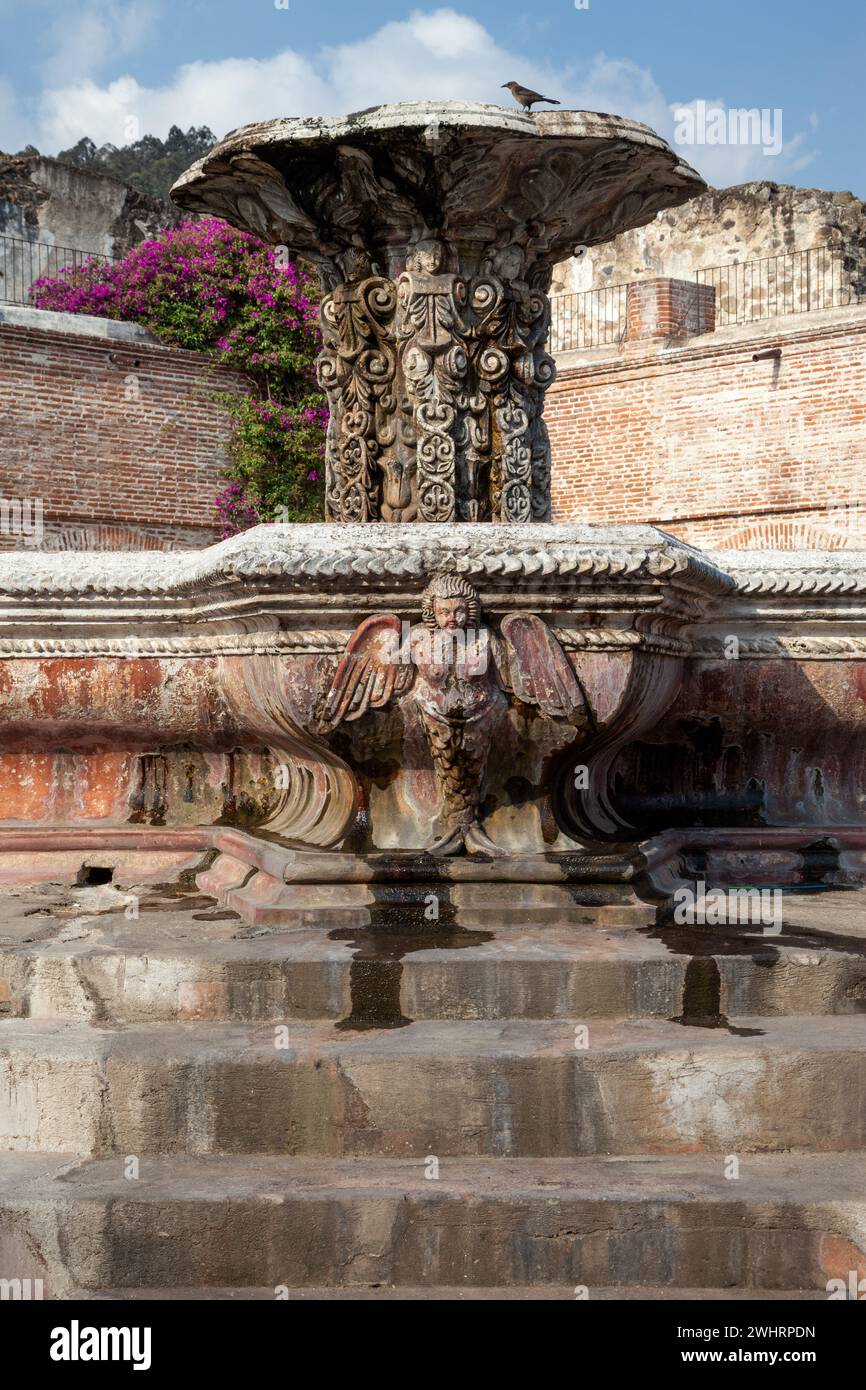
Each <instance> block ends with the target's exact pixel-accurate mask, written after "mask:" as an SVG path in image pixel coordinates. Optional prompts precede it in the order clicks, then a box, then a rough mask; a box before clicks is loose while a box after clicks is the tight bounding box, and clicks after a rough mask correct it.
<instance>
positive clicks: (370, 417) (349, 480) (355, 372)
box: [318, 257, 408, 521]
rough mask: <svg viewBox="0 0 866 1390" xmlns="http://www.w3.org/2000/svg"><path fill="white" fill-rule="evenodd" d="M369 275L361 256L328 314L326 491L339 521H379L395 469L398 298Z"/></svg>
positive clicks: (323, 371) (323, 362)
mask: <svg viewBox="0 0 866 1390" xmlns="http://www.w3.org/2000/svg"><path fill="white" fill-rule="evenodd" d="M365 270H367V271H368V270H369V261H366V263H365V259H364V258H361V257H359V258H358V261H357V262H356V266H355V276H356V277H357V278H354V277H353V278H350V279H348V280H347V281H346V282H345V283H344V284H341V285H338V286H337V287H336V288H335V289H334V290H333V291H332V293H331V294H329V295H328V296H327V298H326V299H325V300H324V301H323V303H322V308H321V323H322V341H323V348H322V352H321V354H320V356H319V363H318V367H319V381H320V383H321V385H322V387H323V388H324V390H325V391H326V392H327V395H328V402H329V405H330V421H329V425H328V439H327V445H326V453H325V460H326V461H325V469H326V477H325V487H326V498H327V509H328V516H329V517H330V518H331V519H332V520H334V521H375V520H377V519H378V517H379V513H380V498H381V490H382V485H381V477H382V475H383V474H388V473H389V472H390V471H393V466H394V445H395V412H396V386H395V377H396V369H397V358H396V352H395V346H394V340H393V332H392V321H393V316H394V308H395V305H396V296H395V293H394V286H393V285H392V284H391V282H390V281H389V280H385V279H383V278H382V277H381V276H371V275H369V274H366V275H365V274H364V271H365ZM402 519H408V518H402Z"/></svg>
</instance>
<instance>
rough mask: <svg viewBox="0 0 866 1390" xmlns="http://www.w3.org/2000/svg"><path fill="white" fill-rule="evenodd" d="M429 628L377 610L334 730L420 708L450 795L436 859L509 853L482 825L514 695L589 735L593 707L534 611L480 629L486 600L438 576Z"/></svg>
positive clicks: (350, 647)
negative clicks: (493, 754) (390, 707)
mask: <svg viewBox="0 0 866 1390" xmlns="http://www.w3.org/2000/svg"><path fill="white" fill-rule="evenodd" d="M421 616H422V622H421V624H420V625H416V626H413V627H411V628H408V626H407V625H401V622H400V619H399V618H398V617H397V616H396V614H394V613H377V614H375V615H374V616H373V617H370V618H367V619H365V621H364V622H362V623H361V624H360V626H359V627H357V628H356V629H355V632H354V633H353V634H352V636H351V638H350V639H349V642H348V643H347V645H346V649H345V652H344V653H343V656H342V658H341V660H340V663H339V666H338V667H337V671H336V674H335V676H334V679H333V681H332V683H331V687H330V690H329V691H328V694H327V697H326V699H325V703H324V708H323V713H322V716H321V719H320V721H319V728H320V730H321V731H322V732H323V733H328V732H330V731H331V730H333V729H335V728H337V726H338V725H339V724H341V723H343V722H344V721H350V720H354V719H360V718H361V716H362V715H364V714H366V713H367V711H368V710H371V709H382V708H383V707H384V706H385V705H387V704H388V703H389V702H390V701H392V700H411V701H413V702H414V704H415V707H416V708H417V711H418V714H419V716H420V719H421V723H422V725H423V728H424V733H425V735H426V738H427V744H428V747H429V749H430V754H431V757H432V759H433V767H434V769H435V773H436V778H437V782H438V784H439V790H440V793H441V796H442V818H441V833H440V834H439V836H438V838H437V840H436V842H435V843H434V844H433V845H432V846H431V851H432V853H434V854H459V853H460V852H461V851H463V850H465V851H466V852H468V853H471V852H473V851H474V852H476V853H482V854H488V855H501V854H503V853H504V851H503V850H501V849H499V848H498V847H497V846H496V845H495V844H494V843H493V841H492V840H491V839H490V837H489V836H488V835H487V834H486V833H485V831H484V830H483V829H482V827H481V825H480V823H479V804H480V801H481V794H482V783H483V779H484V773H485V769H486V765H487V755H488V751H489V749H490V746H491V742H492V739H493V736H494V734H495V732H496V729H497V726H498V725H499V723H500V721H501V720H502V718H503V717H504V715H505V713H506V710H507V709H508V704H509V702H508V699H507V695H508V694H510V695H512V696H515V697H516V698H517V699H518V700H521V701H523V702H524V703H526V704H530V705H537V706H538V707H539V708H540V709H541V710H542V711H543V712H544V713H545V714H547V715H549V716H550V717H551V718H554V719H562V720H566V721H567V722H569V723H571V724H573V725H574V726H575V727H576V728H578V729H582V728H584V727H585V726H586V724H587V723H588V721H589V716H588V712H587V705H586V701H585V698H584V695H583V691H582V690H581V687H580V684H579V682H578V680H577V677H576V676H575V673H574V671H573V670H572V667H571V665H570V663H569V660H568V658H567V656H566V655H565V653H564V652H563V650H562V648H561V647H560V645H559V643H558V642H557V640H556V638H555V637H554V635H553V633H552V632H551V630H550V628H549V627H548V626H547V624H546V623H545V622H543V621H542V619H541V618H539V617H536V616H535V615H534V614H531V613H519V612H518V613H508V614H507V615H506V616H505V617H504V618H503V619H502V621H501V623H500V631H501V636H497V635H496V634H495V633H491V632H490V631H489V630H488V629H487V628H484V627H482V626H480V624H479V618H480V604H479V599H478V594H477V592H476V590H475V589H474V588H473V587H472V585H471V584H470V583H469V582H468V581H467V580H466V579H464V578H462V576H460V575H456V574H447V573H441V574H437V575H435V576H434V578H433V579H432V581H431V582H430V584H429V585H428V587H427V589H426V590H425V591H424V594H423V597H422V608H421Z"/></svg>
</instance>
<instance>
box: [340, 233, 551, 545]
mask: <svg viewBox="0 0 866 1390" xmlns="http://www.w3.org/2000/svg"><path fill="white" fill-rule="evenodd" d="M446 260H447V255H446V248H445V247H444V246H443V245H442V244H441V243H440V242H439V241H437V240H435V239H433V238H424V239H422V240H420V241H418V242H417V243H415V244H414V245H413V246H412V247H411V248H410V249H409V251H408V253H407V256H406V269H405V270H404V271H403V272H402V274H400V275H399V276H398V277H397V279H396V280H395V281H391V280H388V279H385V278H383V277H381V276H372V275H370V273H369V271H370V260H369V257H366V256H365V255H364V254H363V253H362V252H357V253H356V254H354V255H353V256H352V257H343V262H342V263H343V267H344V270H345V272H346V274H347V279H346V281H345V282H344V283H341V284H338V285H337V286H336V287H335V288H334V289H333V290H332V291H331V293H330V294H329V295H328V296H327V298H326V299H325V300H324V302H323V305H322V336H323V344H324V345H323V350H322V353H321V356H320V359H319V380H320V382H321V384H322V386H323V387H324V389H325V390H326V391H327V393H328V399H329V403H330V408H331V420H330V426H329V432H328V442H327V451H326V456H327V463H326V470H327V485H326V505H327V514H328V519H329V520H333V521H375V520H383V521H412V520H418V521H434V522H450V521H503V522H512V523H518V522H526V521H544V520H546V519H547V518H548V516H549V511H550V445H549V442H548V438H547V431H546V429H545V427H544V423H543V421H542V418H541V416H542V410H543V406H544V393H545V390H546V389H547V387H548V386H549V385H550V383H551V381H552V380H553V378H554V365H553V359H552V358H551V357H550V356H549V355H548V354H547V353H546V351H545V349H544V344H545V340H546V338H547V333H548V329H549V326H550V305H549V301H548V299H547V296H546V295H545V294H544V293H543V292H542V291H541V290H539V289H533V288H531V287H530V285H529V284H528V283H527V281H526V280H524V279H522V278H519V277H520V276H521V275H522V271H523V262H524V252H523V250H522V249H521V248H520V247H519V246H516V245H506V246H505V247H502V248H493V249H492V250H489V251H488V252H487V253H486V255H485V258H484V261H483V269H482V271H481V273H479V274H478V275H476V276H474V277H472V278H471V279H470V280H469V281H467V280H466V279H464V278H463V277H461V276H460V275H458V274H455V273H452V272H451V271H448V270H445V269H444V268H443V267H444V265H445V263H446Z"/></svg>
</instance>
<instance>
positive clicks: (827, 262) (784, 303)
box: [695, 246, 864, 328]
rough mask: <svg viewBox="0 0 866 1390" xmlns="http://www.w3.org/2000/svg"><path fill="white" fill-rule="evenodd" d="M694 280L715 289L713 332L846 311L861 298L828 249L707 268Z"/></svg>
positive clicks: (839, 257)
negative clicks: (814, 313) (758, 321)
mask: <svg viewBox="0 0 866 1390" xmlns="http://www.w3.org/2000/svg"><path fill="white" fill-rule="evenodd" d="M695 279H696V281H697V283H698V284H699V285H712V286H713V288H714V289H715V291H716V327H717V328H724V327H725V326H726V325H727V324H735V323H752V322H754V321H755V320H756V319H774V318H780V317H782V316H783V315H785V314H806V313H810V312H811V311H813V310H816V309H838V308H844V307H845V306H846V305H848V304H855V303H858V302H859V301H860V300H861V299H862V298H864V293H863V292H862V291H858V290H857V289H856V288H855V287H854V286H853V285H852V283H851V281H850V279H849V278H848V274H847V269H846V266H845V262H844V259H843V256H842V254H841V253H840V252H839V251H837V250H835V249H834V248H832V247H827V246H815V247H811V248H810V249H809V250H808V251H790V252H785V253H783V254H782V255H778V256H764V257H763V258H762V259H761V260H755V261H741V262H739V263H735V264H731V265H713V266H706V267H705V268H704V269H702V270H698V271H696V272H695Z"/></svg>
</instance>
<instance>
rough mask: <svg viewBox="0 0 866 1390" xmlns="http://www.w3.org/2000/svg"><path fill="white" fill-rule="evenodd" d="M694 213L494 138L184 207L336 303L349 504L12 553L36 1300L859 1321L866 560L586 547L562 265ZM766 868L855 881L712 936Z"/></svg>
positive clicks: (387, 134)
mask: <svg viewBox="0 0 866 1390" xmlns="http://www.w3.org/2000/svg"><path fill="white" fill-rule="evenodd" d="M700 186H701V184H700V180H699V179H698V178H697V176H696V175H695V174H694V173H693V171H692V170H690V169H688V168H687V167H686V166H685V165H683V164H682V163H681V162H680V161H679V160H678V159H677V158H676V156H675V155H674V153H673V152H672V151H671V150H670V149H668V147H667V146H666V145H665V144H664V142H663V141H661V140H659V139H658V137H657V136H655V135H654V134H653V133H652V132H651V131H648V130H647V129H646V128H645V127H643V126H639V125H636V124H634V123H632V122H628V121H622V120H618V119H615V118H612V117H609V116H598V115H592V114H587V113H576V112H556V113H547V112H544V113H541V114H539V115H534V116H528V115H526V114H525V113H521V112H517V111H506V110H504V109H502V108H500V107H493V106H478V105H467V104H462V103H453V102H452V103H445V104H442V105H428V104H411V105H408V106H398V107H381V108H377V109H376V110H373V111H370V112H362V113H360V114H358V115H355V116H351V117H347V118H345V119H334V120H284V121H277V122H273V123H270V124H265V125H255V126H250V127H246V128H245V129H243V130H240V131H237V132H235V133H233V134H232V135H231V136H230V137H228V138H227V139H226V140H225V141H223V142H222V144H220V145H219V146H218V147H217V148H216V149H215V150H214V151H212V153H211V154H210V155H209V156H208V157H207V158H206V159H205V160H204V161H203V162H202V163H201V164H199V165H197V166H196V167H195V168H193V169H191V170H190V171H189V173H187V174H186V175H185V176H184V177H183V178H182V179H181V180H180V182H179V184H178V185H177V189H176V197H177V199H178V201H179V202H181V203H182V204H183V205H184V206H187V207H190V208H193V209H195V210H199V211H212V212H216V213H218V214H220V215H221V216H224V217H226V218H228V220H229V221H231V222H234V223H236V224H237V225H239V226H242V227H246V228H249V229H251V230H252V231H254V232H256V233H258V234H259V235H261V236H264V237H265V238H267V239H268V240H270V241H272V242H275V243H277V244H283V245H285V246H286V247H287V248H289V249H290V250H291V252H292V253H293V254H300V255H303V256H305V257H307V258H309V259H310V260H312V261H314V262H315V263H316V264H317V265H318V266H319V269H320V271H321V275H322V280H323V290H324V299H323V303H322V328H323V340H324V344H323V350H322V356H321V360H320V372H321V378H322V383H323V385H324V387H325V389H326V390H327V391H328V394H329V398H330V402H331V423H330V432H329V436H328V446H327V447H328V465H327V466H328V483H327V510H328V515H327V520H326V521H325V522H323V523H322V524H318V525H309V526H308V525H303V526H301V525H299V526H276V525H275V526H261V527H257V528H255V529H253V530H250V531H248V532H245V533H244V534H242V535H239V536H236V537H234V538H232V539H230V540H227V541H224V542H223V543H221V544H219V545H216V546H213V547H211V548H210V549H208V550H206V551H203V552H199V553H181V554H174V555H163V556H160V557H158V562H157V560H156V559H155V557H153V556H151V555H147V554H142V555H137V554H118V553H114V554H86V555H80V554H39V553H37V552H33V551H27V552H23V553H18V554H14V555H11V554H6V555H4V556H3V557H0V675H2V680H0V704H2V710H3V721H2V745H0V800H2V802H3V805H4V808H5V817H6V819H5V821H4V822H3V823H2V824H0V883H2V884H3V885H5V888H4V891H3V892H0V1279H3V1280H8V1281H12V1280H16V1279H17V1280H19V1281H22V1280H25V1279H26V1280H27V1281H28V1288H29V1286H30V1285H29V1281H30V1280H31V1279H32V1278H38V1279H44V1282H45V1292H46V1295H47V1296H49V1297H57V1296H60V1297H74V1296H76V1294H77V1295H78V1296H82V1297H85V1298H93V1297H97V1298H103V1297H118V1298H126V1297H134V1298H138V1297H148V1292H147V1291H148V1290H150V1291H152V1292H154V1291H155V1292H156V1293H157V1295H158V1296H176V1297H181V1298H182V1297H185V1296H200V1297H203V1298H212V1297H221V1296H225V1297H226V1298H233V1297H235V1296H238V1297H257V1298H264V1299H268V1300H273V1298H274V1297H275V1293H276V1296H277V1297H284V1296H286V1297H291V1298H296V1297H301V1298H305V1297H312V1298H318V1297H321V1298H332V1297H333V1298H339V1297H349V1298H352V1297H391V1296H393V1297H398V1298H403V1297H405V1298H419V1299H426V1298H428V1297H430V1296H431V1293H432V1294H433V1295H434V1296H435V1293H436V1292H437V1291H438V1293H439V1294H441V1295H442V1296H446V1297H447V1296H456V1297H460V1298H463V1297H479V1298H499V1297H503V1296H504V1297H512V1298H520V1299H524V1298H536V1297H539V1296H540V1297H561V1298H563V1299H566V1300H570V1301H572V1302H573V1300H574V1297H575V1288H576V1287H578V1286H579V1287H585V1288H587V1289H588V1290H591V1293H590V1296H591V1297H592V1298H593V1299H595V1298H596V1296H597V1295H600V1297H601V1298H602V1299H604V1298H607V1297H611V1296H612V1297H622V1296H626V1297H628V1296H630V1295H629V1290H631V1295H632V1296H633V1295H634V1293H635V1291H638V1292H640V1293H642V1294H643V1295H645V1296H649V1297H651V1296H654V1294H658V1296H662V1297H669V1296H670V1294H671V1292H672V1290H675V1289H679V1290H680V1291H683V1292H684V1291H687V1290H692V1291H695V1290H698V1291H699V1292H698V1295H697V1296H699V1297H700V1296H703V1294H704V1293H706V1294H707V1296H710V1297H712V1296H713V1294H712V1290H714V1289H716V1290H723V1292H722V1293H719V1295H718V1296H719V1297H725V1298H728V1297H731V1296H736V1290H738V1289H739V1290H741V1291H743V1292H744V1293H745V1294H748V1295H750V1296H754V1297H763V1296H766V1297H776V1296H779V1292H780V1291H785V1290H788V1291H794V1296H800V1292H801V1291H813V1293H814V1296H815V1297H825V1296H826V1292H827V1290H829V1288H830V1286H831V1285H830V1283H828V1280H831V1281H833V1282H834V1283H835V1284H837V1285H841V1287H842V1288H843V1290H844V1289H845V1288H847V1287H848V1286H849V1283H850V1281H851V1280H854V1282H855V1287H856V1286H857V1285H856V1281H857V1278H858V1276H859V1274H860V1273H862V1271H863V1270H864V1269H866V1250H864V1243H866V1242H864V1235H863V1232H864V1229H866V1226H864V1221H866V1214H864V1204H863V1161H862V1154H863V1150H864V1148H866V1115H864V1111H863V1107H862V1106H859V1107H858V1106H857V1105H856V1104H852V1103H851V1097H852V1096H853V1097H856V1096H857V1095H858V1094H862V1091H863V1084H864V1074H866V1068H864V1061H866V1046H864V1043H863V1030H862V1009H863V1000H864V994H866V976H864V969H863V964H862V961H863V956H864V952H866V946H864V940H866V938H864V931H863V922H862V913H858V912H857V911H856V906H857V902H858V895H857V894H856V893H853V892H851V891H850V890H851V887H852V885H853V884H855V883H857V882H862V880H863V877H864V872H866V831H864V830H863V828H862V804H863V794H862V788H863V783H864V777H866V766H864V751H863V750H864V748H866V739H864V736H863V735H864V723H866V720H864V709H866V696H864V691H866V664H864V660H863V657H864V653H866V555H860V556H858V555H856V554H852V553H850V552H849V553H843V552H839V553H832V554H829V553H828V554H823V553H817V552H816V553H811V554H804V553H801V554H796V553H792V554H789V555H787V556H781V555H778V554H776V555H774V554H771V553H768V554H755V553H752V554H750V553H745V554H744V553H741V554H733V553H728V555H727V556H725V555H724V553H718V554H716V555H715V556H707V555H702V554H700V553H699V552H697V551H695V550H693V549H690V548H689V547H688V546H685V545H682V544H680V543H679V542H677V541H676V540H674V539H673V538H671V537H670V536H667V535H665V534H664V533H662V532H660V531H658V530H656V529H654V528H653V527H649V526H616V527H607V526H593V527H589V526H579V525H568V526H562V525H555V524H551V523H550V522H549V521H548V520H547V517H548V508H549V488H548V478H549V468H550V460H549V456H548V446H547V440H546V436H545V431H544V424H543V418H542V405H543V398H544V390H545V387H546V385H547V384H548V383H549V381H550V378H551V376H552V373H553V364H552V362H551V360H550V358H549V357H548V356H547V354H546V351H545V338H546V333H547V325H548V303H547V298H546V291H547V286H548V282H549V276H550V268H551V265H552V264H553V263H554V262H555V261H556V260H558V259H560V258H562V257H563V256H565V255H567V254H568V253H569V252H570V251H571V249H572V248H573V247H574V246H575V245H579V244H589V243H591V242H592V241H596V240H603V239H605V238H608V237H611V236H614V235H615V234H616V233H617V232H619V231H622V230H623V229H624V228H627V227H630V226H636V225H639V224H640V223H641V222H645V221H646V220H648V219H649V218H651V217H652V216H653V215H654V214H655V213H656V212H657V211H658V210H659V209H660V208H663V207H666V206H669V205H672V204H675V203H677V202H681V201H682V200H683V199H684V198H687V197H688V196H689V195H690V194H691V193H692V192H694V191H696V190H697V189H699V188H700ZM577 427H579V424H578V426H577ZM732 636H734V637H735V638H736V642H735V644H734V645H735V648H736V658H737V659H736V660H732V659H730V658H731V645H732V641H731V639H732ZM744 876H746V880H747V882H749V883H755V882H758V883H762V884H774V885H776V884H779V883H780V882H782V883H787V884H791V885H796V886H798V887H800V888H802V887H804V886H805V887H806V888H807V889H808V887H809V885H812V887H813V888H814V890H815V893H817V890H818V889H819V888H820V889H821V890H825V889H826V890H831V891H827V893H826V896H825V897H822V898H820V899H819V900H818V899H816V897H815V896H814V895H813V896H806V897H805V898H800V899H796V900H793V903H792V901H791V900H789V901H788V903H787V906H786V915H785V923H784V930H783V931H780V932H779V934H777V935H774V936H773V937H772V938H771V939H770V940H765V939H764V938H763V935H762V929H761V927H760V926H759V925H758V926H756V924H755V922H754V921H751V922H747V923H746V924H745V925H744V926H742V925H741V926H739V927H733V926H727V927H723V928H722V929H721V930H720V931H714V930H713V929H712V928H709V929H707V928H704V929H703V930H696V929H695V928H694V927H693V926H692V925H686V926H681V925H677V924H676V921H674V923H673V924H672V923H671V920H670V913H669V911H668V908H669V901H668V899H669V895H670V893H671V891H672V889H674V887H675V886H678V885H679V884H681V883H682V882H683V881H684V879H685V880H689V881H691V882H695V884H696V881H697V880H698V879H704V878H705V879H707V880H710V881H711V882H712V883H713V884H717V883H722V884H724V883H732V882H733V883H742V882H743V878H744ZM832 890H835V891H832ZM750 891H751V890H750ZM772 891H773V894H774V895H775V892H776V890H775V888H774V889H773V890H772ZM214 909H216V910H214ZM740 920H741V922H742V919H740ZM636 926H637V927H639V928H640V930H635V927H636ZM600 927H601V928H604V929H603V930H599V928H600ZM858 1014H859V1017H858V1016H857V1015H858ZM733 1018H736V1020H737V1023H736V1025H735V1026H734V1025H732V1023H731V1019H733ZM586 1020H590V1022H591V1042H592V1045H591V1046H589V1045H588V1038H589V1031H590V1030H589V1029H588V1028H587V1026H586ZM410 1024H411V1027H410V1026H409V1025H410ZM389 1030H393V1031H389ZM581 1034H584V1035H586V1036H585V1040H584V1041H581V1038H580V1035H581ZM130 1156H134V1161H135V1165H136V1170H137V1168H138V1162H139V1156H140V1162H141V1167H140V1172H139V1171H136V1172H135V1173H134V1174H132V1173H130V1171H129V1169H128V1165H129V1163H130ZM732 1156H742V1171H741V1172H740V1173H739V1174H738V1181H737V1182H731V1181H728V1178H729V1177H730V1176H731V1174H730V1173H729V1171H728V1167H727V1165H728V1163H729V1162H730V1160H731V1157H732ZM440 1157H441V1160H442V1168H441V1173H440V1172H439V1169H438V1165H439V1161H440ZM431 1163H434V1164H435V1166H436V1171H435V1173H434V1172H431V1170H430V1166H429V1165H430V1164H431ZM133 1177H134V1178H135V1179H136V1180H135V1181H133V1180H132V1178H133ZM433 1177H435V1178H436V1181H430V1180H429V1179H431V1178H433ZM846 1281H847V1282H846ZM195 1291H198V1293H197V1294H196V1292H195ZM25 1296H26V1295H25ZM37 1296H38V1295H37ZM806 1296H809V1295H808V1294H807V1295H806Z"/></svg>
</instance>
